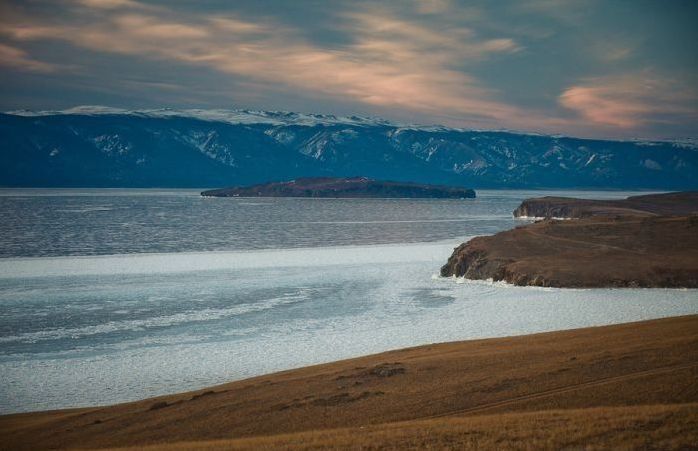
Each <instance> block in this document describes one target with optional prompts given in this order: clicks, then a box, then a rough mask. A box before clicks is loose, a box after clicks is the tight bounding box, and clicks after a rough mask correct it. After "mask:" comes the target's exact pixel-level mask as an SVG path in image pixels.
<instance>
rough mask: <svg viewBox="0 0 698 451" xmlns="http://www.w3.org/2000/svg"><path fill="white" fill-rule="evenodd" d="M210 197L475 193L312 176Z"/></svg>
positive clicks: (462, 196) (468, 195)
mask: <svg viewBox="0 0 698 451" xmlns="http://www.w3.org/2000/svg"><path fill="white" fill-rule="evenodd" d="M201 195H202V196H207V197H323V198H431V199H465V198H474V197H475V191H473V190H472V189H468V188H461V187H456V186H444V185H422V184H418V183H407V182H392V181H381V180H374V179H371V178H368V177H350V178H334V177H309V178H299V179H296V180H291V181H287V182H273V183H265V184H261V185H253V186H245V187H232V188H223V189H214V190H209V191H204V192H202V193H201Z"/></svg>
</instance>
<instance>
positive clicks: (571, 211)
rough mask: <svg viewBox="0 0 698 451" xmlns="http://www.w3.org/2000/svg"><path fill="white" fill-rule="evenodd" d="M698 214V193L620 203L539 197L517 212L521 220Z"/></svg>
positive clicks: (663, 195)
mask: <svg viewBox="0 0 698 451" xmlns="http://www.w3.org/2000/svg"><path fill="white" fill-rule="evenodd" d="M690 214H698V191H692V192H680V193H665V194H648V195H644V196H631V197H628V198H627V199H617V200H590V199H574V198H571V197H549V196H548V197H536V198H533V199H526V200H525V201H523V202H522V203H521V205H519V207H518V208H517V209H516V210H514V216H515V217H517V218H518V217H521V218H541V219H542V218H568V219H570V218H586V217H590V216H620V215H622V216H628V215H629V216H657V215H670V216H678V215H690Z"/></svg>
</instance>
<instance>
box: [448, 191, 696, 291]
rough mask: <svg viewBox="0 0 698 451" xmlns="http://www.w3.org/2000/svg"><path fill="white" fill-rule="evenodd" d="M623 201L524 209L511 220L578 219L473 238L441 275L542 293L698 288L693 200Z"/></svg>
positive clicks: (558, 201)
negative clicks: (541, 289) (543, 290)
mask: <svg viewBox="0 0 698 451" xmlns="http://www.w3.org/2000/svg"><path fill="white" fill-rule="evenodd" d="M551 199H552V200H551ZM624 201H629V202H624ZM624 201H588V200H580V199H570V201H569V202H567V203H565V201H564V198H541V199H533V200H529V201H525V202H524V203H522V205H521V206H520V207H519V208H517V210H516V211H515V215H519V216H543V217H545V216H554V217H565V218H578V219H574V220H572V221H563V220H555V219H546V220H543V221H539V222H536V223H533V224H529V225H525V226H520V227H517V228H515V229H513V230H508V231H505V232H500V233H498V234H496V235H493V236H485V237H478V238H474V239H472V240H470V241H469V242H467V243H464V244H462V245H460V246H459V247H457V248H456V249H455V250H454V252H453V254H452V255H451V257H450V258H449V259H448V262H447V263H446V264H445V265H444V266H443V267H442V268H441V275H442V276H445V277H449V276H457V277H466V278H468V279H480V280H486V279H492V280H495V281H506V282H509V283H512V284H515V285H534V286H549V287H586V288H591V287H668V288H679V287H687V288H698V214H697V213H698V198H697V196H696V193H670V194H664V195H651V196H637V197H634V198H628V199H625V200H624Z"/></svg>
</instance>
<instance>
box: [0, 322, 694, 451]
mask: <svg viewBox="0 0 698 451" xmlns="http://www.w3.org/2000/svg"><path fill="white" fill-rule="evenodd" d="M696 381H698V316H686V317H679V318H670V319H663V320H655V321H647V322H642V323H631V324H623V325H617V326H607V327H599V328H588V329H579V330H573V331H562V332H552V333H545V334H537V335H528V336H521V337H511V338H498V339H489V340H477V341H468V342H459V343H446V344H439V345H430V346H422V347H417V348H411V349H404V350H399V351H393V352H387V353H383V354H377V355H372V356H367V357H361V358H358V359H352V360H345V361H340V362H335V363H331V364H326V365H318V366H313V367H307V368H302V369H298V370H292V371H286V372H282V373H277V374H272V375H268V376H262V377H257V378H253V379H248V380H244V381H238V382H233V383H230V384H225V385H221V386H217V387H212V388H209V389H205V390H200V391H196V392H190V393H182V394H176V395H171V396H164V397H160V398H154V399H148V400H144V401H138V402H133V403H127V404H120V405H115V406H109V407H97V408H86V409H73V410H64V411H53V412H39V413H30V414H18V415H9V416H4V417H0V449H32V450H35V449H64V448H108V447H139V448H140V447H142V446H145V445H152V446H153V448H152V449H256V448H299V449H309V448H310V449H312V448H315V449H317V448H326V447H334V448H357V447H360V446H366V447H369V448H410V447H411V448H424V447H432V448H452V449H463V448H497V449H522V448H524V449H525V448H527V449H531V448H565V447H569V448H572V449H585V448H589V449H593V448H594V447H603V448H653V447H655V448H662V449H667V448H676V449H680V448H687V447H695V446H698V384H696Z"/></svg>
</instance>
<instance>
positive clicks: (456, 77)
mask: <svg viewBox="0 0 698 451" xmlns="http://www.w3.org/2000/svg"><path fill="white" fill-rule="evenodd" d="M79 4H80V5H81V6H89V7H91V8H93V9H96V10H98V11H97V13H93V14H91V15H88V17H82V18H81V19H82V20H80V21H79V22H80V23H78V20H74V21H73V22H72V23H68V24H66V23H60V24H51V23H46V22H38V21H36V20H24V21H19V22H18V23H15V24H7V23H5V24H3V25H2V27H1V28H2V30H1V31H2V33H3V34H5V35H8V36H10V37H11V38H12V39H15V40H18V41H34V40H63V41H67V42H70V43H71V44H73V45H75V46H78V47H86V48H89V49H92V50H95V51H100V52H114V53H120V54H128V55H136V56H140V57H145V58H150V59H156V60H157V59H160V60H168V61H175V62H178V63H183V64H188V65H195V66H203V67H207V68H210V69H213V70H216V71H219V72H223V73H227V74H232V75H236V76H242V77H247V78H248V79H251V80H263V81H266V82H269V83H277V84H283V85H285V86H288V87H291V88H294V89H300V90H303V91H307V92H308V94H309V95H313V96H317V95H319V94H322V95H325V96H329V97H336V98H344V99H348V100H350V101H353V102H358V103H363V104H366V105H371V106H377V107H385V108H400V109H404V110H407V111H410V112H412V113H419V114H427V113H428V114H430V115H432V116H433V115H441V116H443V117H455V116H459V115H467V116H468V117H469V118H471V120H475V121H485V122H486V121H488V120H489V121H496V120H501V119H505V118H507V117H511V116H512V115H520V116H522V114H521V113H519V112H517V111H515V109H514V108H512V107H510V106H507V105H505V104H502V103H500V102H496V101H493V100H491V99H490V97H491V92H490V91H489V90H487V89H486V88H484V87H482V86H481V85H480V84H479V83H478V81H477V80H475V79H474V78H473V77H471V76H470V75H468V74H467V73H464V72H462V71H460V70H457V69H455V66H457V65H463V64H472V63H473V62H476V61H481V60H484V59H487V58H489V57H491V56H494V55H498V54H500V55H501V54H507V53H512V52H516V51H518V50H519V46H518V45H517V44H516V42H514V41H513V40H512V39H511V38H507V37H501V38H492V39H480V38H478V36H477V35H476V33H475V32H473V31H472V30H470V29H468V28H465V27H449V28H447V29H439V28H437V27H435V26H431V27H430V26H427V25H424V24H420V23H415V22H413V21H410V20H408V19H405V18H403V17H397V16H395V15H394V14H391V13H389V12H387V11H381V10H363V11H354V12H351V13H346V14H344V15H340V16H339V17H340V19H342V20H343V25H342V26H341V27H340V29H342V31H344V32H345V33H346V34H347V35H348V36H351V37H352V40H351V42H349V43H347V44H345V45H343V46H341V47H337V48H325V47H321V46H318V45H315V44H312V43H310V42H309V41H307V40H306V39H305V38H304V37H303V34H302V30H297V29H293V28H290V27H287V26H283V25H281V24H278V23H272V22H266V23H265V22H253V21H249V20H245V19H244V18H242V17H239V16H232V15H229V16H209V15H205V14H199V15H184V14H178V13H177V12H176V11H173V10H169V9H166V8H160V9H159V10H158V11H152V12H149V11H147V10H144V8H142V5H141V4H140V3H137V2H135V1H133V0H80V2H79ZM106 9H109V10H112V9H118V11H110V12H109V14H103V12H102V10H106ZM83 14H84V13H83ZM76 19H77V18H76Z"/></svg>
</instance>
